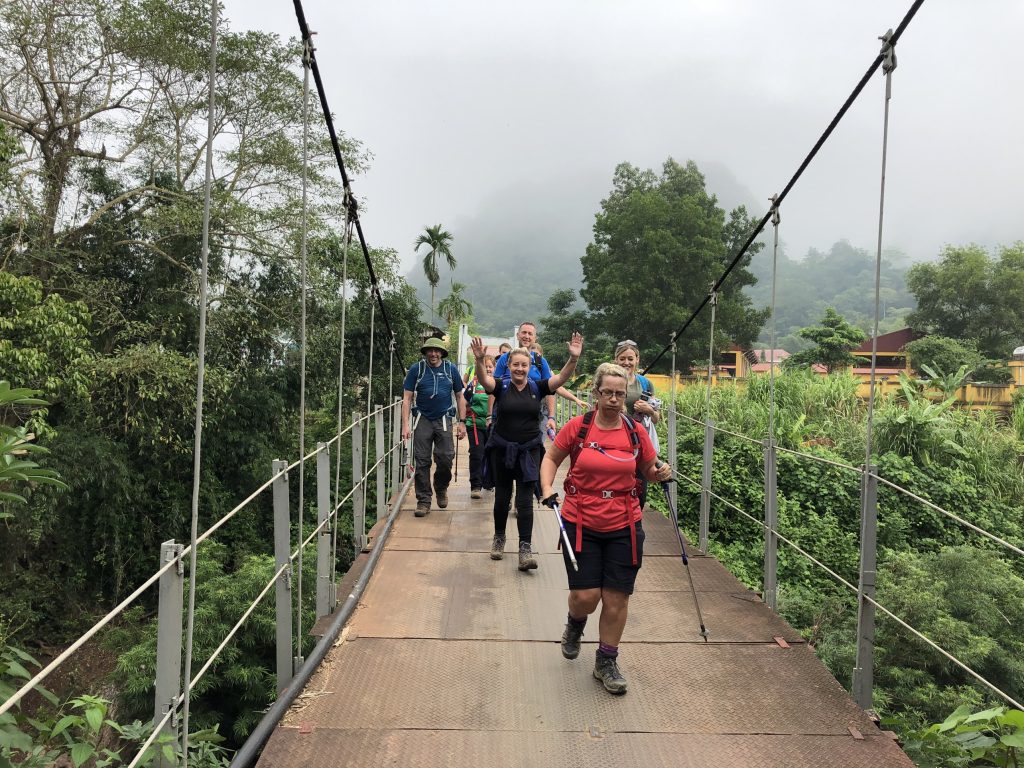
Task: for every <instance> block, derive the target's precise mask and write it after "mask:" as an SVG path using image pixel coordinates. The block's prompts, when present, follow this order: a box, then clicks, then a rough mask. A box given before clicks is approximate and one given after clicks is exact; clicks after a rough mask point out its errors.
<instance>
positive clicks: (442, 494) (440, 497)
mask: <svg viewBox="0 0 1024 768" xmlns="http://www.w3.org/2000/svg"><path fill="white" fill-rule="evenodd" d="M437 506H439V507H440V508H441V509H444V508H445V507H447V506H448V489H447V488H445V489H444V490H443V491H438V492H437Z"/></svg>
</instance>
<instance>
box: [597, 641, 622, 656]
mask: <svg viewBox="0 0 1024 768" xmlns="http://www.w3.org/2000/svg"><path fill="white" fill-rule="evenodd" d="M597 652H598V653H599V654H600V655H601V656H610V657H611V658H613V659H614V658H615V657H617V656H618V655H619V646H617V645H608V644H607V643H598V644H597Z"/></svg>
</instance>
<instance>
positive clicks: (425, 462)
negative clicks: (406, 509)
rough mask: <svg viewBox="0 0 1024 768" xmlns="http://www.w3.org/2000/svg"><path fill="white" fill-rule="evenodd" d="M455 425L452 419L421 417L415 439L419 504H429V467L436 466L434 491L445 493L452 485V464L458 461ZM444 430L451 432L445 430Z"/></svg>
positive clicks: (416, 483) (413, 440)
mask: <svg viewBox="0 0 1024 768" xmlns="http://www.w3.org/2000/svg"><path fill="white" fill-rule="evenodd" d="M454 425H455V422H454V421H453V420H452V419H451V418H447V419H443V420H442V419H438V420H437V421H431V420H430V419H427V418H423V417H420V418H419V420H418V423H417V424H416V431H415V432H413V435H412V443H413V447H412V450H413V455H414V456H415V457H416V475H415V481H414V482H415V486H416V501H417V503H420V502H425V503H427V504H429V503H430V497H431V489H430V464H431V460H433V463H434V490H435V491H437V492H438V493H444V492H445V491H446V490H448V484H449V483H450V482H451V481H452V461H453V460H454V459H455V441H454V439H453V435H452V432H453V431H454V428H455V427H454ZM445 426H447V427H448V428H447V429H445Z"/></svg>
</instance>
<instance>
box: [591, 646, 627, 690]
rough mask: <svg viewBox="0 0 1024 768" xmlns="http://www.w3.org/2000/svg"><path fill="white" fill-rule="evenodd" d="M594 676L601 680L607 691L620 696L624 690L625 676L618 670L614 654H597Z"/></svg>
mask: <svg viewBox="0 0 1024 768" xmlns="http://www.w3.org/2000/svg"><path fill="white" fill-rule="evenodd" d="M594 677H595V678H597V679H598V680H600V681H601V684H602V685H603V686H604V689H605V690H606V691H608V693H614V694H615V695H616V696H621V695H622V694H624V693H625V692H626V678H624V677H623V676H622V673H621V672H619V664H618V659H617V658H616V657H615V656H605V655H604V654H602V653H600V652H599V653H598V654H597V661H596V662H594Z"/></svg>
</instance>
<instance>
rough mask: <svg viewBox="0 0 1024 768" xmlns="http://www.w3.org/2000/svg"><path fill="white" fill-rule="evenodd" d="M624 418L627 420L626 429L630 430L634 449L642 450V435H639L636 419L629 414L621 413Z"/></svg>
mask: <svg viewBox="0 0 1024 768" xmlns="http://www.w3.org/2000/svg"><path fill="white" fill-rule="evenodd" d="M620 415H621V416H622V420H623V421H624V422H625V426H626V431H627V432H629V443H630V445H632V446H633V450H634V451H639V450H640V436H639V435H637V433H636V430H637V426H636V420H635V419H633V418H632V417H630V416H629V415H628V414H625V413H623V414H620Z"/></svg>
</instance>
